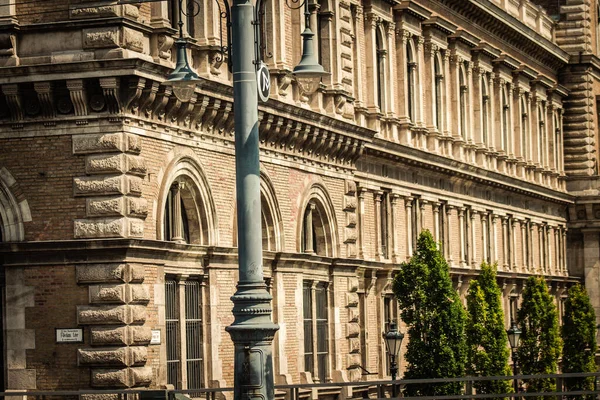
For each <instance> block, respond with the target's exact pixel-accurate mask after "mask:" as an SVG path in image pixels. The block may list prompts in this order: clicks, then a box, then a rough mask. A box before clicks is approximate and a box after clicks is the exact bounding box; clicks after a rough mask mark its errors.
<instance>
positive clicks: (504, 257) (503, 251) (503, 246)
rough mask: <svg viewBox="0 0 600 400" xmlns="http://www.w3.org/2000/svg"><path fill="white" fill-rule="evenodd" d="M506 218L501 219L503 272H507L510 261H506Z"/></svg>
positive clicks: (507, 250)
mask: <svg viewBox="0 0 600 400" xmlns="http://www.w3.org/2000/svg"><path fill="white" fill-rule="evenodd" d="M508 252H509V249H508V217H507V216H503V217H502V265H503V267H504V270H505V271H508V270H509V267H510V260H509V259H508V258H509V257H508Z"/></svg>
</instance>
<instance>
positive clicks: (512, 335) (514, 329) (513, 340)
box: [506, 319, 521, 351]
mask: <svg viewBox="0 0 600 400" xmlns="http://www.w3.org/2000/svg"><path fill="white" fill-rule="evenodd" d="M506 335H507V336H508V342H509V343H510V348H511V349H512V350H513V351H515V350H516V349H517V347H519V341H520V340H521V330H520V329H519V326H518V325H517V324H516V322H515V320H514V319H513V320H511V321H510V328H508V330H507V331H506Z"/></svg>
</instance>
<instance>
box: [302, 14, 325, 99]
mask: <svg viewBox="0 0 600 400" xmlns="http://www.w3.org/2000/svg"><path fill="white" fill-rule="evenodd" d="M305 7H306V8H305V11H304V16H305V19H306V23H305V24H304V26H305V28H304V32H302V34H301V36H302V58H301V59H300V62H299V63H298V65H296V67H295V68H294V71H293V72H294V76H295V77H296V81H297V82H298V86H300V90H301V91H302V92H303V93H304V94H307V95H311V94H313V93H314V92H316V91H317V89H318V88H319V84H320V83H321V78H323V77H325V76H327V75H329V72H327V71H325V69H323V66H322V65H321V64H319V60H317V56H316V54H315V45H314V43H313V36H315V34H314V33H313V32H312V31H311V30H310V13H309V12H308V4H306V5H305Z"/></svg>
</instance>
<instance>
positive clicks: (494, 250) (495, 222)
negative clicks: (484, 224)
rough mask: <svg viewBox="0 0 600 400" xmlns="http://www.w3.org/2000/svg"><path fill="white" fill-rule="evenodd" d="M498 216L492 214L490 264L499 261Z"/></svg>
mask: <svg viewBox="0 0 600 400" xmlns="http://www.w3.org/2000/svg"><path fill="white" fill-rule="evenodd" d="M499 219H500V216H499V215H496V214H492V246H491V249H492V251H491V260H492V263H494V262H498V261H500V260H499V259H498V220H499Z"/></svg>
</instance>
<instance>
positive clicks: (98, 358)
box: [77, 346, 148, 367]
mask: <svg viewBox="0 0 600 400" xmlns="http://www.w3.org/2000/svg"><path fill="white" fill-rule="evenodd" d="M77 358H78V363H79V365H90V366H120V367H131V366H139V365H144V364H146V360H147V359H148V349H147V347H145V346H135V347H134V346H130V347H116V348H101V349H79V351H78V353H77Z"/></svg>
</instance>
